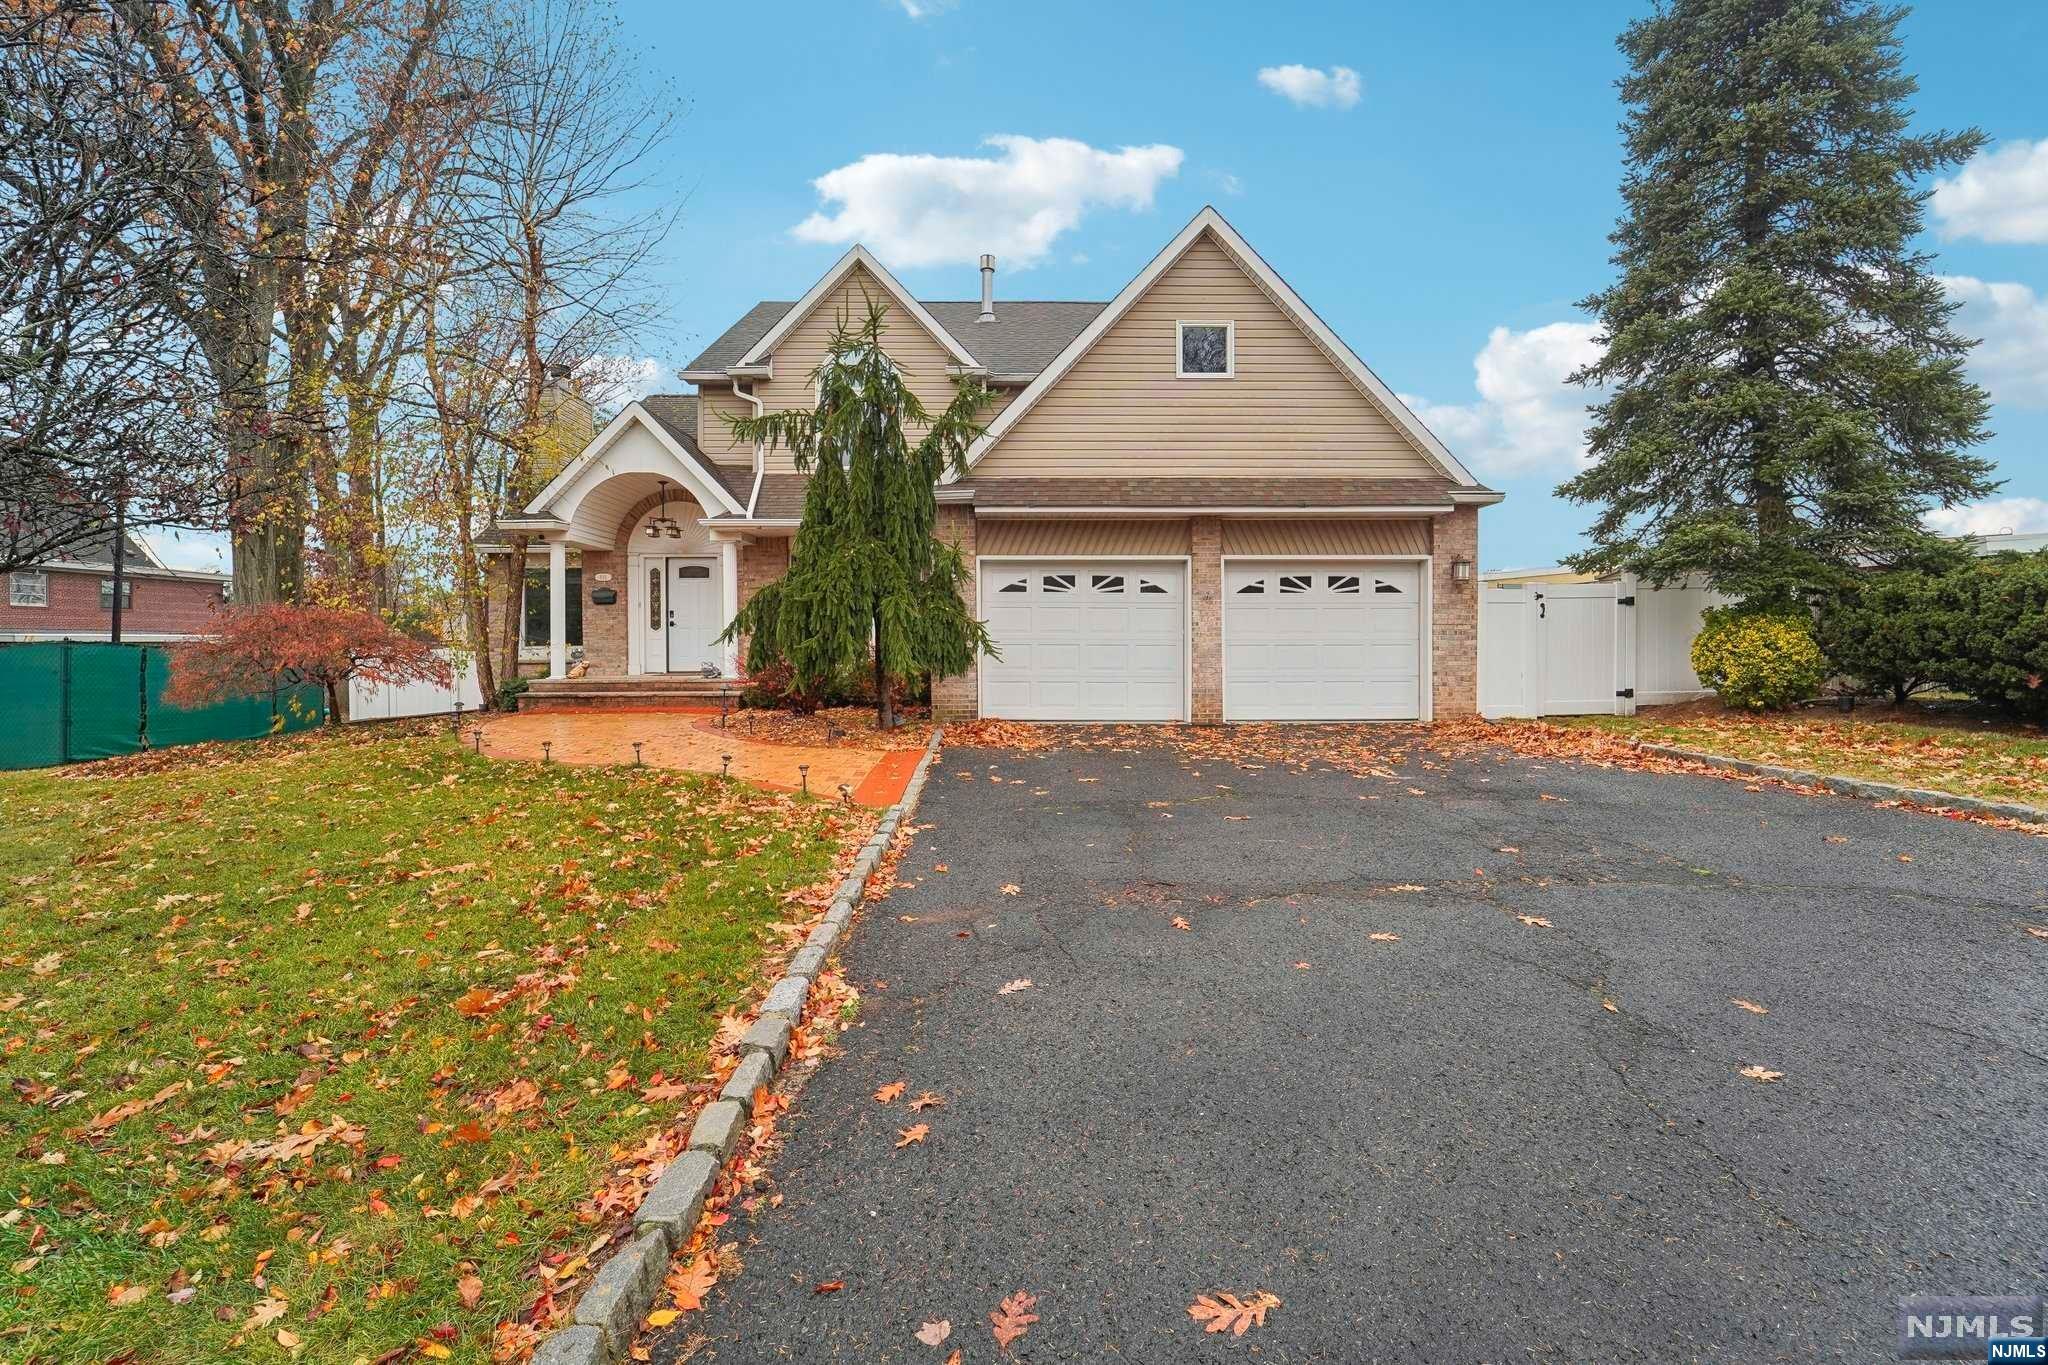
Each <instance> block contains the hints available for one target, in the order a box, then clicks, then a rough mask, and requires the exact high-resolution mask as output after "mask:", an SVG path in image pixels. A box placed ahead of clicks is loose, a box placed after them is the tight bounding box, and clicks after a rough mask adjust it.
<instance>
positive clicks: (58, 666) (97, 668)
mask: <svg viewBox="0 0 2048 1365" xmlns="http://www.w3.org/2000/svg"><path fill="white" fill-rule="evenodd" d="M170 675H171V665H170V650H169V649H167V648H165V647H163V646H161V645H110V644H96V643H93V642H90V641H78V640H63V641H52V642H50V643H47V644H23V645H8V644H0V768H43V767H48V766H50V765H51V764H55V763H77V762H82V761H84V760H86V759H93V758H111V757H113V756H114V755H115V754H132V753H134V752H136V751H137V750H139V749H161V748H165V747H167V746H169V745H173V744H197V743H199V742H200V741H202V740H209V739H255V738H256V737H257V736H259V735H267V734H271V733H274V732H278V731H284V730H303V729H305V728H307V727H308V726H312V725H318V724H320V723H321V721H322V720H324V719H325V718H326V705H325V699H324V698H323V697H322V695H321V692H320V689H319V688H317V687H313V686H310V685H307V684H297V685H292V684H281V685H279V686H277V687H275V688H273V689H272V690H271V691H270V692H266V693H264V694H262V695H260V696H254V697H232V698H229V699H228V700H226V701H220V702H215V703H214V704H212V705H211V706H200V707H192V708H186V707H179V706H172V705H170V704H169V703H167V702H165V701H164V700H163V693H164V688H165V687H166V686H168V685H169V683H170Z"/></svg>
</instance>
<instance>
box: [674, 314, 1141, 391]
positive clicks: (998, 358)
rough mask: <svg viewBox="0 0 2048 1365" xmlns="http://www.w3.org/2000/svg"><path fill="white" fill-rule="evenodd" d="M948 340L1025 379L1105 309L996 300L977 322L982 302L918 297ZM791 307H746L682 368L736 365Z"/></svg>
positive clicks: (994, 369)
mask: <svg viewBox="0 0 2048 1365" xmlns="http://www.w3.org/2000/svg"><path fill="white" fill-rule="evenodd" d="M918 302H919V303H921V304H923V305H924V307H925V308H926V309H927V310H928V311H929V312H930V313H931V315H932V316H933V317H934V318H936V319H937V320H938V323H939V325H940V326H941V327H944V328H945V329H946V331H947V332H948V333H950V334H951V335H952V337H953V339H954V340H955V341H957V342H959V343H960V344H961V345H962V346H964V347H966V348H967V352H968V354H970V355H972V356H973V357H974V358H975V359H976V360H978V361H980V362H981V363H982V365H984V366H985V367H987V369H988V372H989V373H990V374H992V375H1002V376H1006V377H1017V378H1029V377H1030V376H1032V375H1036V374H1037V373H1038V372H1039V371H1040V370H1042V369H1044V368H1045V367H1046V366H1047V365H1048V364H1050V363H1051V362H1052V358H1053V357H1054V356H1056V355H1058V354H1059V353H1060V352H1061V351H1063V350H1065V349H1066V346H1067V343H1068V342H1070V341H1072V340H1073V339H1074V338H1075V337H1077V336H1079V335H1080V334H1081V332H1082V329H1084V328H1085V327H1087V325H1088V324H1089V323H1090V322H1093V321H1094V320H1095V315H1096V314H1097V313H1100V312H1101V311H1102V310H1103V309H1104V308H1106V307H1108V305H1107V304H1105V303H1097V302H1093V301H1074V300H1065V299H998V300H996V320H995V321H994V322H983V321H981V303H980V301H979V300H975V299H968V300H958V299H920V300H918ZM795 306H796V305H795V304H794V303H791V302H788V301H778V300H768V301H764V302H761V303H757V304H755V305H754V306H753V307H752V308H749V309H748V310H747V311H746V313H745V315H743V316H742V317H741V318H740V320H739V321H738V322H735V323H734V324H733V325H732V326H730V327H728V328H726V329H725V331H724V333H723V334H722V335H720V336H719V337H718V339H717V340H715V341H713V342H712V343H711V344H710V345H709V346H707V347H705V348H704V353H703V354H702V355H700V356H698V357H697V358H696V359H695V360H693V361H691V362H690V363H689V364H688V365H686V366H684V367H683V368H684V369H685V370H687V371H689V372H691V373H696V372H698V371H702V370H723V369H725V368H726V367H727V366H730V365H736V364H738V363H739V359H740V357H741V356H743V355H745V354H746V353H747V351H748V350H749V349H750V348H751V347H752V346H753V344H754V343H755V342H757V341H759V340H760V339H761V338H762V337H764V336H767V335H768V332H769V330H770V329H771V328H773V327H774V326H775V324H776V323H777V322H780V321H781V320H782V316H783V314H785V313H787V312H788V311H789V310H790V309H791V308H794V307H795Z"/></svg>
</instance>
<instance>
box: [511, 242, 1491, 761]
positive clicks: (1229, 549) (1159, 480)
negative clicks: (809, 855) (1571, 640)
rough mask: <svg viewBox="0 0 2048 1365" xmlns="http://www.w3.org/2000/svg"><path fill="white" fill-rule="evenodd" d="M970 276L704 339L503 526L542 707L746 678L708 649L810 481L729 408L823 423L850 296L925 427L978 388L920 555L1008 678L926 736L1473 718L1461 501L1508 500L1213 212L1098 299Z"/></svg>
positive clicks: (839, 282) (944, 699) (957, 703)
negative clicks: (1056, 297) (963, 580)
mask: <svg viewBox="0 0 2048 1365" xmlns="http://www.w3.org/2000/svg"><path fill="white" fill-rule="evenodd" d="M993 282H994V261H993V259H992V258H989V257H984V258H983V260H982V297H981V299H980V300H979V301H967V302H952V301H919V300H916V299H914V298H912V297H911V296H910V295H909V294H908V293H907V292H906V291H905V290H904V289H903V287H902V285H901V284H899V283H898V282H897V280H896V279H895V277H894V276H892V275H891V274H890V273H889V272H888V270H887V269H886V268H884V267H883V266H882V264H881V263H880V262H879V261H877V260H875V259H874V257H873V256H871V255H870V254H869V253H868V252H867V251H866V250H864V249H863V248H860V247H855V248H853V249H852V250H851V251H849V252H848V253H847V254H846V255H845V256H844V257H842V258H841V259H840V261H839V262H838V263H837V264H836V265H834V266H833V268H832V269H831V270H830V271H829V272H827V273H826V275H825V276H824V278H822V279H820V280H819V281H818V282H817V283H816V284H815V285H813V286H812V288H811V289H810V290H809V291H808V292H807V293H806V294H805V295H804V296H803V297H802V298H801V299H798V300H796V301H795V302H793V303H787V302H780V303H761V304H757V305H756V306H755V307H754V308H752V309H751V310H749V311H748V312H747V314H746V315H745V316H744V317H742V318H741V319H740V320H739V321H738V322H736V323H734V324H733V326H732V327H731V328H729V329H728V330H727V331H726V332H725V334H724V335H722V336H720V337H719V338H718V339H717V340H716V341H714V342H713V343H712V344H711V345H710V346H709V347H708V348H707V349H706V350H705V352H704V354H703V355H701V356H699V357H698V358H697V359H696V360H695V361H694V362H692V363H691V364H690V366H689V367H688V368H687V369H686V370H685V371H684V372H683V375H682V378H683V379H684V380H685V381H686V382H688V383H692V384H695V385H696V386H697V390H698V391H697V392H696V393H694V394H680V395H663V396H657V397H651V398H647V399H644V400H642V401H640V402H638V403H634V404H632V405H630V406H629V407H628V408H627V409H626V411H625V412H623V413H621V414H620V415H619V417H618V418H617V419H616V420H614V421H613V422H612V423H611V424H610V425H609V426H607V427H606V429H605V430H604V431H602V432H600V433H598V434H597V436H596V437H595V439H593V440H592V442H591V443H590V445H589V447H588V448H587V449H586V450H585V451H584V452H583V453H582V454H581V455H580V456H578V457H577V458H576V459H575V460H573V461H571V462H570V463H569V464H568V465H567V466H566V467H565V468H564V469H563V470H562V471H561V473H560V475H559V476H557V477H556V478H555V479H554V480H553V481H552V482H551V483H550V484H549V485H548V487H547V488H546V489H544V490H543V491H542V492H541V494H540V495H539V496H538V497H537V498H535V499H534V500H533V501H532V502H531V503H530V504H528V506H527V507H526V508H524V509H523V510H522V511H521V512H519V513H517V514H515V515H512V516H508V517H505V518H503V519H502V524H503V526H504V527H506V528H507V529H515V530H517V531H520V532H523V533H525V534H527V535H528V536H530V537H532V538H533V548H532V550H531V551H530V553H529V557H528V563H527V566H526V573H527V579H526V581H527V588H526V590H525V592H524V594H523V602H522V607H521V616H522V621H523V623H524V630H523V639H524V642H525V644H526V646H527V648H528V650H529V651H530V652H531V656H532V657H534V658H535V659H536V660H545V661H546V663H547V665H548V672H549V674H550V675H551V680H550V681H547V682H544V683H541V684H538V685H537V692H538V693H541V694H552V695H554V696H556V697H558V698H560V699H563V700H567V699H569V698H572V697H588V698H593V699H594V698H595V697H597V696H598V695H600V694H603V695H609V696H612V697H618V696H622V695H631V696H636V697H640V698H642V699H644V698H645V697H646V696H648V695H649V694H657V695H658V694H659V693H660V692H662V691H665V690H667V691H672V690H674V689H675V688H677V687H679V686H681V684H680V683H679V682H678V681H677V680H678V678H679V676H680V675H690V676H694V677H697V678H702V677H704V676H705V675H707V674H712V675H716V676H718V677H719V678H721V679H730V678H732V677H733V676H734V675H735V674H736V673H737V671H738V666H739V654H738V651H737V650H736V648H735V647H733V646H732V645H728V644H720V643H719V642H718V639H717V637H718V636H719V634H720V632H721V631H722V630H723V628H724V626H725V624H726V623H727V622H728V621H730V620H731V619H732V618H733V615H734V613H735V612H737V611H738V609H739V607H740V605H741V604H742V603H743V602H744V601H746V599H747V598H748V597H749V596H751V594H752V592H753V590H754V589H755V588H756V587H758V586H759V585H760V584H762V583H764V582H769V581H772V580H773V579H774V578H775V576H776V575H778V574H779V573H781V572H782V569H783V567H784V565H786V563H787V560H788V552H789V538H790V537H791V536H792V535H793V534H794V533H795V532H796V530H797V527H798V521H799V517H800V515H801V512H802V509H803V491H804V478H803V476H802V475H801V474H800V473H798V472H797V471H796V469H795V468H794V466H793V465H792V464H791V462H790V457H789V453H788V452H787V451H786V450H776V451H768V450H762V449H759V448H756V447H751V446H747V445H741V444H738V443H736V442H735V441H734V440H733V437H732V434H731V428H730V426H729V425H728V423H727V421H726V418H727V417H729V416H734V415H744V414H748V413H753V412H760V411H777V410H782V409H787V408H795V407H804V406H808V405H809V404H810V403H811V402H813V401H815V393H814V388H813V383H812V379H811V375H812V372H813V370H814V369H815V368H816V366H817V365H818V364H819V363H820V362H821V360H822V359H823V358H824V355H825V344H826V340H827V338H828V336H829V334H830V332H831V329H832V326H833V324H834V321H835V320H836V318H837V317H839V316H840V315H841V314H842V313H852V314H855V315H857V314H859V313H860V312H862V311H863V310H864V308H865V306H866V300H867V299H870V298H872V299H874V300H876V301H878V302H881V303H883V304H884V305H885V307H886V308H887V310H888V313H889V323H890V326H889V330H888V332H887V333H886V335H885V339H884V346H885V348H886V350H887V351H888V354H889V359H890V361H891V362H892V363H893V364H894V365H895V366H896V367H897V369H898V371H899V372H900V373H902V374H903V375H904V377H905V379H906V382H907V383H908V384H909V386H910V387H911V388H912V390H913V391H914V392H916V393H917V394H918V396H919V398H920V399H921V400H922V401H923V402H924V404H925V406H926V407H927V408H929V409H933V410H937V409H939V408H942V407H944V406H945V404H946V403H947V402H948V401H949V399H950V396H951V394H952V391H953V386H954V383H955V381H956V380H957V379H958V378H959V377H960V376H963V375H970V374H971V375H975V376H978V377H980V378H981V379H982V380H983V381H984V382H986V383H987V384H988V385H989V386H990V387H991V388H992V389H994V391H995V393H996V398H995V401H994V403H993V404H992V405H991V408H990V410H989V412H988V414H987V417H986V418H985V420H986V421H987V422H988V430H987V433H986V434H985V435H984V436H982V437H981V438H980V439H979V440H978V441H977V442H976V443H975V445H974V447H973V449H972V451H971V453H970V456H969V469H968V470H967V473H966V475H965V477H963V478H959V479H950V480H948V481H946V482H944V483H942V484H941V486H940V487H939V489H938V498H939V503H940V520H939V528H938V533H939V534H940V535H941V536H943V537H945V538H946V539H948V540H950V541H952V542H953V543H955V544H957V545H959V546H960V548H961V549H962V551H963V552H965V553H966V555H967V556H968V559H969V562H970V564H971V565H972V567H973V573H974V580H973V587H972V588H971V590H970V591H972V592H973V594H974V606H975V609H976V612H977V614H978V615H979V616H980V617H981V618H983V619H984V620H986V621H987V622H988V624H989V628H990V630H991V632H992V634H993V635H994V637H995V639H996V642H997V644H998V645H999V646H1000V648H1001V656H1000V658H987V657H985V658H983V659H982V660H981V661H980V662H979V665H978V666H977V667H976V668H975V669H973V670H971V671H970V672H968V673H967V674H965V675H962V676H960V677H954V678H945V679H941V680H939V681H938V682H937V684H936V685H935V688H934V703H935V709H936V710H937V711H938V713H939V714H940V716H941V717H942V718H952V717H965V716H974V715H983V716H1000V717H1007V718H1013V719H1026V720H1089V721H1096V720H1100V721H1147V720H1157V721H1172V720H1192V721H1196V722H1215V721H1237V720H1363V719H1384V720H1418V719H1419V720H1429V719H1432V718H1433V717H1436V716H1448V715H1457V714H1470V713H1472V712H1473V711H1474V710H1476V708H1477V649H1478V643H1477V601H1478V599H1477V587H1478V584H1477V575H1476V572H1475V566H1476V563H1477V560H1478V537H1479V531H1478V511H1479V508H1481V507H1483V506H1487V505H1489V504H1492V503H1496V502H1499V501H1500V499H1501V495H1500V494H1499V493H1497V492H1494V491H1493V490H1491V489H1488V488H1485V487H1483V486H1482V485H1480V484H1479V483H1478V482H1477V481H1476V480H1475V479H1473V477H1472V476H1471V474H1470V473H1469V472H1467V470H1466V469H1465V467H1464V466H1463V465H1462V464H1460V463H1459V462H1458V460H1457V459H1456V457H1454V456H1453V455H1452V454H1451V453H1450V451H1448V450H1447V449H1445V447H1444V445H1443V443H1442V442H1441V441H1439V440H1438V439H1437V438H1436V437H1435V436H1434V435H1433V434H1431V433H1430V432H1429V430H1428V429H1427V428H1426V427H1424V426H1423V424H1422V423H1421V422H1420V421H1419V420H1418V419H1417V418H1416V416H1415V414H1414V413H1413V412H1411V411H1410V410H1409V409H1408V407H1407V406H1406V405H1405V404H1403V403H1402V402H1401V400H1400V399H1399V398H1397V397H1396V396H1395V395H1394V394H1393V393H1392V391H1391V390H1389V389H1388V388H1387V386H1386V385H1385V384H1384V383H1382V382H1381V381H1380V379H1379V378H1378V377H1377V376H1376V375H1374V374H1373V372H1372V371H1371V370H1370V369H1368V368H1367V367H1366V365H1365V364H1364V362H1363V361H1361V360H1360V359H1359V358H1358V357H1357V356H1356V355H1355V354H1353V352H1352V351H1351V350H1350V348H1349V347H1347V346H1346V345H1345V344H1344V343H1343V341H1342V340H1340V339H1339V338H1338V337H1337V336H1336V335H1335V334H1334V333H1333V332H1331V331H1330V330H1329V328H1328V327H1327V326H1325V325H1324V324H1323V322H1322V321H1321V320H1320V319H1319V318H1317V317H1316V315H1315V313H1314V312H1313V311H1312V310H1311V309H1310V308H1309V307H1308V305H1307V304H1306V303H1304V302H1303V301H1302V300H1301V299H1300V298H1299V297H1298V296H1297V295H1296V294H1295V293H1294V291H1293V290H1292V289H1291V288H1289V286H1288V285H1287V283H1286V281H1285V280H1283V279H1281V278H1280V276H1279V275H1278V274H1277V273H1275V272H1274V271H1273V270H1272V268H1271V267H1270V266H1268V265H1267V264H1266V263H1265V262H1264V261H1263V260H1261V259H1260V257H1259V256H1258V254H1257V253H1256V252H1255V251H1253V250H1252V248H1251V247H1250V245H1249V244H1248V243H1246V242H1245V241H1244V239H1243V238H1242V237H1240V236H1239V235H1238V234H1237V232H1236V231H1235V230H1234V229H1233V228H1232V227H1231V226H1230V225H1229V224H1228V223H1227V222H1225V221H1224V220H1223V218H1222V217H1221V215H1219V214H1217V213H1216V211H1215V210H1214V209H1204V210H1203V211H1202V212H1201V213H1200V214H1198V215H1196V217H1195V218H1194V219H1193V220H1192V221H1191V222H1189V223H1188V225H1187V226H1186V227H1185V228H1184V229H1182V230H1181V232H1180V233H1178V234H1177V235H1176V236H1175V237H1174V239H1173V241H1172V242H1170V243H1168V245H1167V246H1166V248H1165V249H1164V250H1162V251H1161V252H1160V253H1159V255H1158V256H1156V257H1155V258H1154V259H1153V260H1152V261H1151V263H1150V264H1148V265H1147V266H1146V267H1145V269H1144V270H1143V271H1141V272H1140V273H1139V275H1138V276H1137V278H1135V279H1133V280H1132V281H1131V282H1130V284H1129V285H1127V286H1126V287H1125V288H1124V289H1123V291H1122V292H1120V293H1119V294H1118V295H1117V296H1116V298H1114V299H1112V300H1110V301H1109V302H1107V303H1076V302H1065V301H1032V300H1019V301H998V300H996V299H995V297H994V287H993ZM505 581H506V579H505V576H504V575H501V576H500V583H501V585H502V584H503V583H504V582H505ZM502 602H503V597H502V596H501V597H500V603H501V605H500V606H499V608H498V609H499V610H502V609H503V608H502ZM579 654H580V657H581V660H582V662H583V667H582V668H581V669H580V670H577V671H579V672H581V673H583V674H584V675H585V676H584V677H582V678H578V679H569V678H567V676H566V675H567V674H568V673H569V672H570V671H571V666H572V660H574V659H576V658H577V657H578V656H579ZM606 689H609V691H608V692H607V691H606Z"/></svg>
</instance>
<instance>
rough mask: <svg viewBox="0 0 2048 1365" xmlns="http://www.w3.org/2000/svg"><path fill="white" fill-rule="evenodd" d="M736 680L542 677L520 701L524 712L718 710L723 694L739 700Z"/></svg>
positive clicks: (738, 685) (741, 685) (648, 677)
mask: <svg viewBox="0 0 2048 1365" xmlns="http://www.w3.org/2000/svg"><path fill="white" fill-rule="evenodd" d="M744 685H745V684H744V682H743V681H741V680H739V679H736V678H703V677H694V676H690V675H683V674H676V675H669V676H660V675H653V676H647V677H639V678H618V677H603V678H538V679H535V680H534V682H533V683H532V684H531V686H529V687H528V689H527V692H526V695H525V696H524V697H521V698H520V700H519V709H520V710H522V711H584V710H617V709H625V708H634V709H662V708H673V709H677V710H683V709H689V710H706V709H708V710H716V709H717V708H718V704H719V698H720V695H721V694H724V695H726V696H730V697H732V698H734V699H735V700H737V699H738V697H739V692H740V688H741V687H743V686H744Z"/></svg>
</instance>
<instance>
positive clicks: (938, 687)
mask: <svg viewBox="0 0 2048 1365" xmlns="http://www.w3.org/2000/svg"><path fill="white" fill-rule="evenodd" d="M937 529H938V536H939V539H940V540H943V541H945V542H946V543H947V544H949V545H951V546H953V547H954V548H955V549H957V550H958V551H960V553H961V555H962V556H963V557H965V559H966V560H967V574H968V579H967V587H966V588H965V589H964V590H963V593H964V596H965V597H966V598H967V606H968V610H970V611H972V610H973V609H974V601H975V595H976V592H977V588H976V580H977V577H978V575H979V574H980V572H981V570H980V569H979V568H978V567H977V566H976V564H975V549H974V544H975V540H974V512H973V509H971V508H967V507H959V506H953V505H947V506H942V507H940V508H939V521H938V528H937ZM980 714H981V669H980V667H979V665H970V666H969V667H968V669H967V671H966V672H965V673H955V674H953V675H952V676H951V677H945V678H935V679H933V681H932V718H933V719H934V720H936V721H938V722H940V723H941V724H944V723H946V722H949V721H956V720H973V719H974V718H975V717H976V716H978V715H980Z"/></svg>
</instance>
